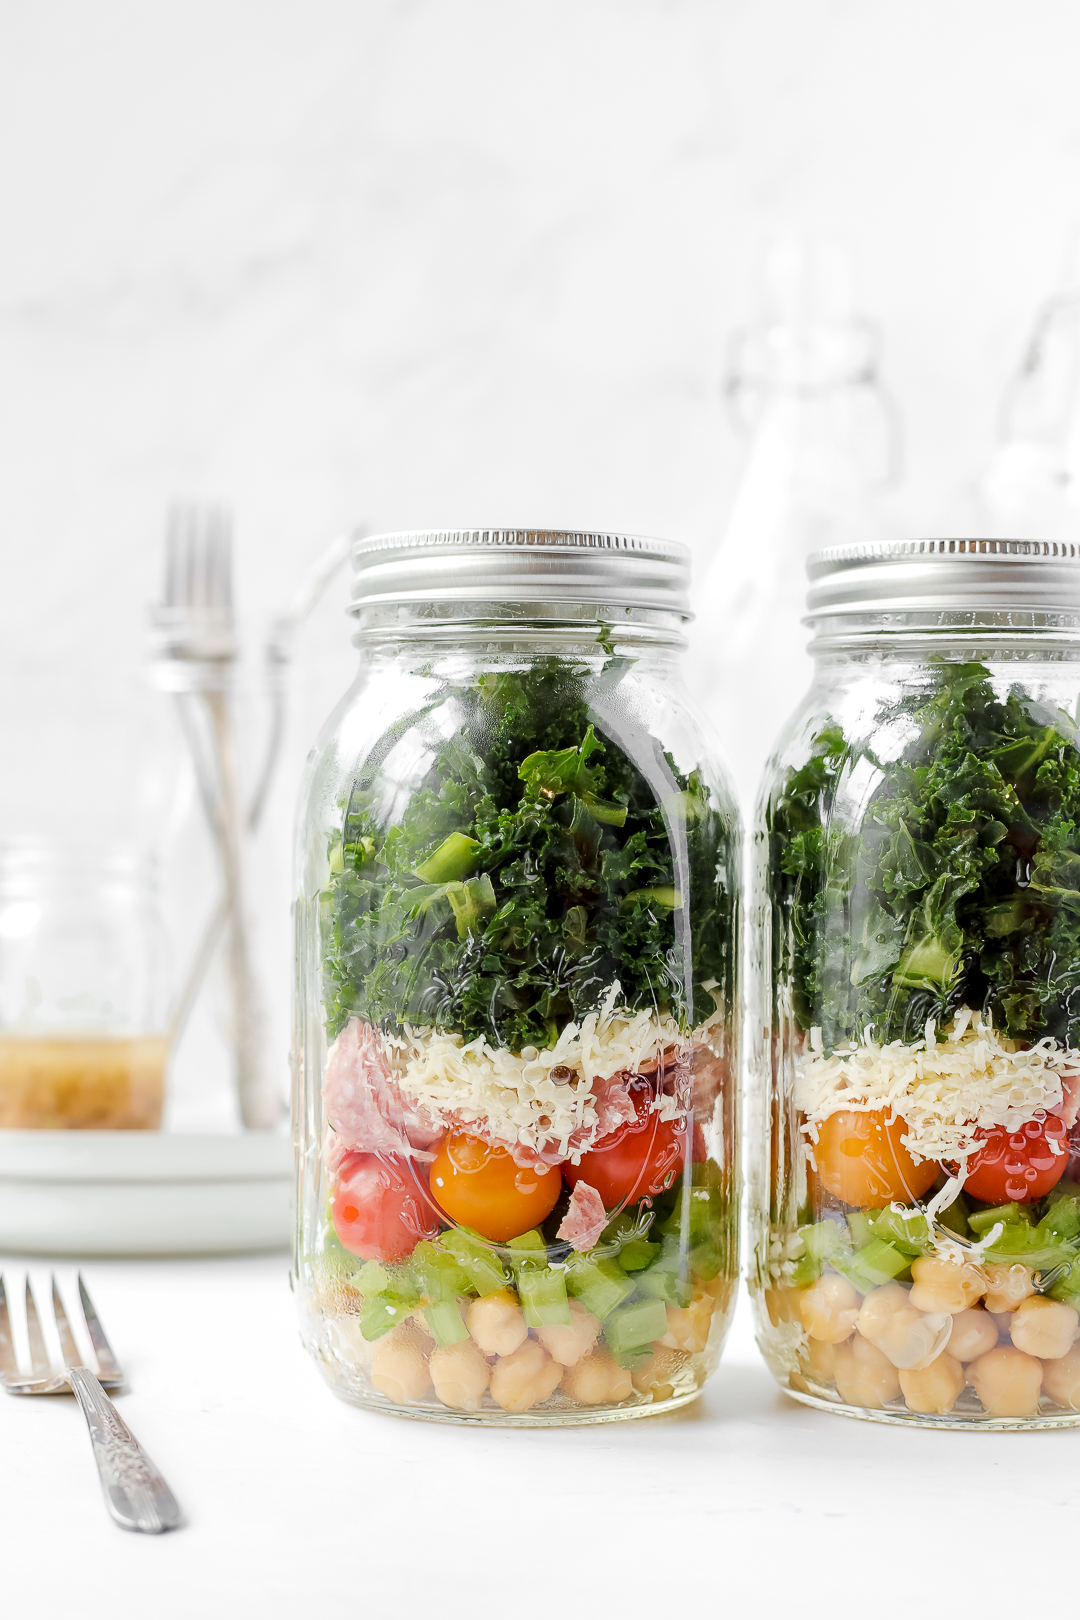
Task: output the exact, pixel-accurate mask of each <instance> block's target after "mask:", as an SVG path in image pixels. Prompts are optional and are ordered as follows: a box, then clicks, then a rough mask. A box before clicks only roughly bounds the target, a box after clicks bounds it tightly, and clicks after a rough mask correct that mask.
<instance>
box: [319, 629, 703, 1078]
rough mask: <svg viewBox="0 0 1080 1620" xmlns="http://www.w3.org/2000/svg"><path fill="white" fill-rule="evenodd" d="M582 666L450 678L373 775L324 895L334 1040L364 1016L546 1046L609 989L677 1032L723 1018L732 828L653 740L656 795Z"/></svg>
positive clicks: (395, 736)
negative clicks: (608, 732)
mask: <svg viewBox="0 0 1080 1620" xmlns="http://www.w3.org/2000/svg"><path fill="white" fill-rule="evenodd" d="M622 664H623V661H622V660H616V659H611V660H609V663H608V665H606V666H605V674H606V675H607V676H608V680H609V683H611V682H614V681H616V680H617V678H618V677H619V674H620V668H619V666H620V665H622ZM582 673H583V672H582V671H581V670H580V669H578V670H574V669H573V668H571V667H570V666H567V665H566V664H564V663H561V662H559V661H557V660H554V659H552V660H550V661H548V662H547V663H546V664H545V665H544V666H542V667H541V668H539V669H536V670H534V671H532V672H530V673H529V674H528V675H518V674H495V675H482V676H480V677H479V678H478V679H477V680H476V681H475V682H473V683H470V684H467V685H452V684H447V685H446V686H445V687H444V688H442V689H441V691H439V692H438V693H437V695H435V696H434V697H433V698H432V700H431V701H430V702H429V703H428V704H427V705H426V707H425V708H424V710H423V711H422V712H420V713H414V714H411V715H409V716H407V717H406V718H405V719H404V720H402V721H401V722H399V723H398V725H396V726H395V727H394V728H393V729H392V730H391V731H389V732H387V734H386V735H385V736H384V737H383V738H382V740H381V741H380V743H379V744H378V745H377V747H376V748H375V749H374V750H373V751H372V753H371V755H370V756H369V757H368V759H367V760H366V761H365V763H364V764H363V765H362V767H361V768H360V770H359V773H358V775H357V777H356V780H355V782H354V783H353V786H352V790H351V792H350V794H349V796H348V801H347V804H346V805H345V807H344V820H343V830H342V837H341V841H340V843H335V845H334V846H333V847H332V849H331V858H330V865H331V877H330V882H329V885H328V887H327V889H326V891H325V892H324V895H323V899H322V927H323V988H324V996H325V1001H326V1011H327V1029H328V1033H329V1035H330V1036H331V1037H333V1036H334V1035H336V1034H337V1032H338V1030H340V1029H341V1027H342V1026H343V1025H344V1024H345V1023H346V1021H347V1020H348V1019H349V1018H350V1017H351V1016H353V1015H354V1014H357V1015H359V1016H360V1017H362V1018H365V1019H367V1020H368V1021H369V1022H372V1023H375V1024H379V1025H380V1026H382V1027H384V1028H400V1027H401V1025H402V1024H403V1023H406V1022H407V1023H410V1024H433V1025H436V1026H438V1027H440V1028H443V1029H456V1030H461V1032H462V1033H463V1034H464V1036H465V1039H466V1040H473V1039H475V1038H476V1037H478V1036H485V1037H486V1038H487V1039H488V1040H489V1041H491V1042H492V1043H493V1044H502V1045H506V1046H509V1047H511V1048H514V1049H520V1048H521V1047H523V1046H527V1045H529V1044H533V1045H544V1044H546V1043H548V1042H549V1041H551V1040H552V1039H553V1038H554V1037H555V1035H556V1034H557V1031H558V1030H559V1028H560V1027H561V1026H562V1025H563V1024H564V1023H565V1022H566V1021H567V1020H568V1019H574V1020H580V1019H581V1018H583V1017H584V1016H585V1015H586V1014H587V1013H589V1012H591V1011H593V1010H594V1009H595V1007H596V1006H597V1004H598V1002H599V1000H600V997H601V995H602V993H603V991H604V990H605V989H606V988H607V986H608V985H610V984H611V983H612V981H613V980H615V979H618V980H619V981H620V983H621V986H622V998H621V999H622V1000H623V1002H624V1003H625V1004H626V1005H628V1006H630V1007H632V1008H635V1009H639V1008H642V1007H655V1008H659V1009H663V1010H667V1011H669V1012H671V1013H672V1014H673V1015H674V1016H675V1017H676V1018H677V1019H679V1021H680V1022H681V1023H682V1024H683V1025H684V1026H689V1025H690V1024H692V1023H693V1022H695V1021H698V1020H700V1019H702V1018H704V1017H706V1016H708V1014H709V1013H711V1012H712V1011H713V1009H714V1006H715V1003H714V1001H713V998H712V997H711V996H710V995H709V993H708V992H707V991H705V990H704V989H703V988H702V985H703V982H707V981H709V980H716V981H717V982H718V983H719V984H720V985H721V986H723V987H726V986H727V985H728V983H729V980H730V975H731V969H732V955H731V953H732V949H733V939H732V929H733V918H732V891H733V888H734V877H735V874H734V870H733V861H734V855H733V850H732V845H731V829H730V828H729V827H728V825H727V824H726V822H725V820H724V819H723V817H722V816H721V813H720V811H719V810H718V809H717V807H716V806H715V805H714V804H713V803H711V802H710V798H709V793H708V790H707V788H706V787H705V785H704V784H703V782H702V779H701V777H700V776H699V775H698V773H696V772H694V773H692V774H691V775H689V776H681V775H679V773H678V772H677V771H676V770H675V767H674V765H673V763H672V761H671V759H670V756H668V755H665V754H663V753H661V751H660V750H659V748H658V747H657V745H656V744H655V743H653V742H652V741H651V739H648V738H643V739H641V746H642V748H643V749H644V750H645V751H646V753H647V756H648V757H647V759H645V758H643V759H642V760H641V762H640V763H641V765H642V766H643V768H644V770H645V771H646V772H647V773H648V774H649V775H651V777H652V781H653V783H656V782H661V783H662V784H663V785H664V788H665V791H664V793H663V794H662V795H661V796H660V797H659V800H658V793H657V791H656V789H655V787H654V786H653V785H650V781H649V780H647V779H646V775H645V774H643V772H642V769H639V768H638V765H637V764H635V762H634V761H633V760H631V759H630V758H629V756H628V755H627V754H626V753H625V752H624V751H623V749H622V748H621V747H620V746H619V745H618V744H617V743H616V742H615V741H614V740H613V739H612V738H611V737H610V736H604V737H600V736H598V735H597V730H596V727H597V725H598V724H599V723H600V722H599V721H598V719H597V717H596V716H595V715H594V714H593V713H592V712H591V711H590V709H589V706H588V702H587V688H586V685H585V682H584V681H583V678H582ZM600 679H601V680H603V679H604V676H603V675H602V676H601V677H600ZM687 919H689V924H690V928H691V931H692V947H691V953H692V961H691V962H690V963H689V964H688V963H687V962H686V960H685V953H684V945H683V941H684V940H685V938H686V921H687ZM688 967H689V970H690V971H689V973H688V971H687V969H688ZM688 983H689V984H691V985H692V989H690V990H689V992H688ZM691 1002H692V1005H691Z"/></svg>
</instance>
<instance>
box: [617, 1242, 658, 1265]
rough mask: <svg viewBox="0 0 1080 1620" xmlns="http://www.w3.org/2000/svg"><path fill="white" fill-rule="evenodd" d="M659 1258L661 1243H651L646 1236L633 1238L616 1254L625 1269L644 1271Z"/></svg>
mask: <svg viewBox="0 0 1080 1620" xmlns="http://www.w3.org/2000/svg"><path fill="white" fill-rule="evenodd" d="M659 1258H660V1245H659V1243H649V1242H648V1241H647V1240H646V1239H645V1238H631V1239H630V1242H629V1243H624V1244H623V1246H622V1248H621V1249H620V1250H619V1253H618V1254H617V1256H616V1259H617V1260H618V1262H619V1264H620V1266H621V1267H622V1268H623V1270H624V1271H644V1270H645V1267H646V1266H651V1265H652V1263H653V1261H654V1260H659Z"/></svg>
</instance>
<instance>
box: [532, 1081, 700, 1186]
mask: <svg viewBox="0 0 1080 1620" xmlns="http://www.w3.org/2000/svg"><path fill="white" fill-rule="evenodd" d="M630 1094H631V1096H632V1098H633V1101H634V1109H635V1113H636V1118H634V1119H633V1120H631V1121H630V1123H629V1124H628V1125H623V1126H620V1128H619V1129H618V1130H617V1131H612V1133H611V1135H610V1136H605V1137H603V1138H602V1139H601V1141H600V1142H599V1143H598V1144H597V1146H596V1147H594V1148H593V1149H592V1151H591V1152H590V1153H583V1154H582V1156H581V1163H580V1164H564V1165H563V1176H564V1177H565V1178H566V1180H567V1181H568V1182H569V1184H570V1186H571V1187H574V1186H576V1185H577V1183H578V1182H579V1181H587V1182H588V1183H589V1186H590V1187H595V1188H596V1190H597V1192H598V1193H599V1194H600V1197H601V1198H602V1199H603V1200H604V1208H605V1209H614V1208H615V1206H616V1204H625V1203H629V1202H630V1200H631V1199H634V1200H636V1199H638V1198H646V1197H652V1196H653V1195H655V1194H656V1193H659V1192H663V1191H664V1190H665V1189H666V1188H667V1187H670V1186H671V1183H672V1182H673V1181H674V1179H675V1177H676V1175H677V1174H678V1170H679V1166H680V1164H681V1163H682V1160H683V1157H684V1155H685V1152H686V1120H685V1119H668V1120H660V1119H658V1118H657V1116H656V1114H654V1113H653V1112H651V1108H650V1105H651V1103H652V1100H653V1096H654V1093H653V1089H652V1087H651V1086H650V1085H648V1084H646V1083H643V1082H639V1083H638V1084H637V1085H636V1086H635V1085H633V1084H632V1085H631V1088H630Z"/></svg>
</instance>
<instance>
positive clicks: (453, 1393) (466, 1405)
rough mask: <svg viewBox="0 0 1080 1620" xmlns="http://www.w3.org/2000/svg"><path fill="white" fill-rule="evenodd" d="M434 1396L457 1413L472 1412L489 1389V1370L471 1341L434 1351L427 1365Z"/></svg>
mask: <svg viewBox="0 0 1080 1620" xmlns="http://www.w3.org/2000/svg"><path fill="white" fill-rule="evenodd" d="M428 1365H429V1367H430V1369H431V1382H432V1383H433V1384H434V1385H435V1393H436V1395H437V1396H438V1397H439V1399H440V1401H442V1403H443V1405H444V1406H452V1407H454V1408H455V1409H456V1410H457V1411H459V1412H475V1411H476V1410H477V1408H478V1407H479V1405H480V1397H481V1396H482V1395H483V1393H484V1391H485V1389H487V1387H488V1379H489V1378H490V1377H491V1368H490V1367H489V1366H488V1364H487V1362H486V1361H485V1360H484V1357H483V1355H482V1353H481V1351H480V1349H479V1347H478V1346H477V1345H475V1344H474V1343H473V1341H472V1340H471V1339H461V1340H460V1341H459V1342H458V1343H457V1344H444V1345H442V1346H441V1348H440V1349H438V1350H433V1351H432V1353H431V1360H430V1362H429V1363H428Z"/></svg>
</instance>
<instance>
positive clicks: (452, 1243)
mask: <svg viewBox="0 0 1080 1620" xmlns="http://www.w3.org/2000/svg"><path fill="white" fill-rule="evenodd" d="M439 1241H440V1243H441V1244H442V1247H443V1248H444V1249H449V1251H450V1253H451V1254H452V1255H453V1256H454V1259H455V1260H456V1261H457V1262H458V1264H459V1265H460V1267H461V1269H462V1270H463V1271H465V1272H467V1273H468V1276H469V1280H470V1282H471V1283H472V1286H473V1288H474V1289H475V1290H476V1292H477V1293H478V1294H479V1295H480V1296H481V1298H482V1297H483V1296H484V1295H485V1294H497V1293H498V1291H499V1289H500V1288H505V1287H506V1273H505V1271H504V1270H503V1268H502V1266H501V1265H500V1264H499V1259H498V1256H497V1255H494V1254H492V1252H491V1250H490V1249H489V1248H488V1246H487V1244H486V1243H485V1242H484V1240H483V1238H482V1237H480V1236H478V1235H475V1234H474V1233H472V1232H470V1231H468V1230H466V1229H465V1228H462V1227H455V1228H453V1229H452V1230H451V1231H449V1232H444V1233H443V1235H442V1237H441V1238H440V1240H439Z"/></svg>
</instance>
